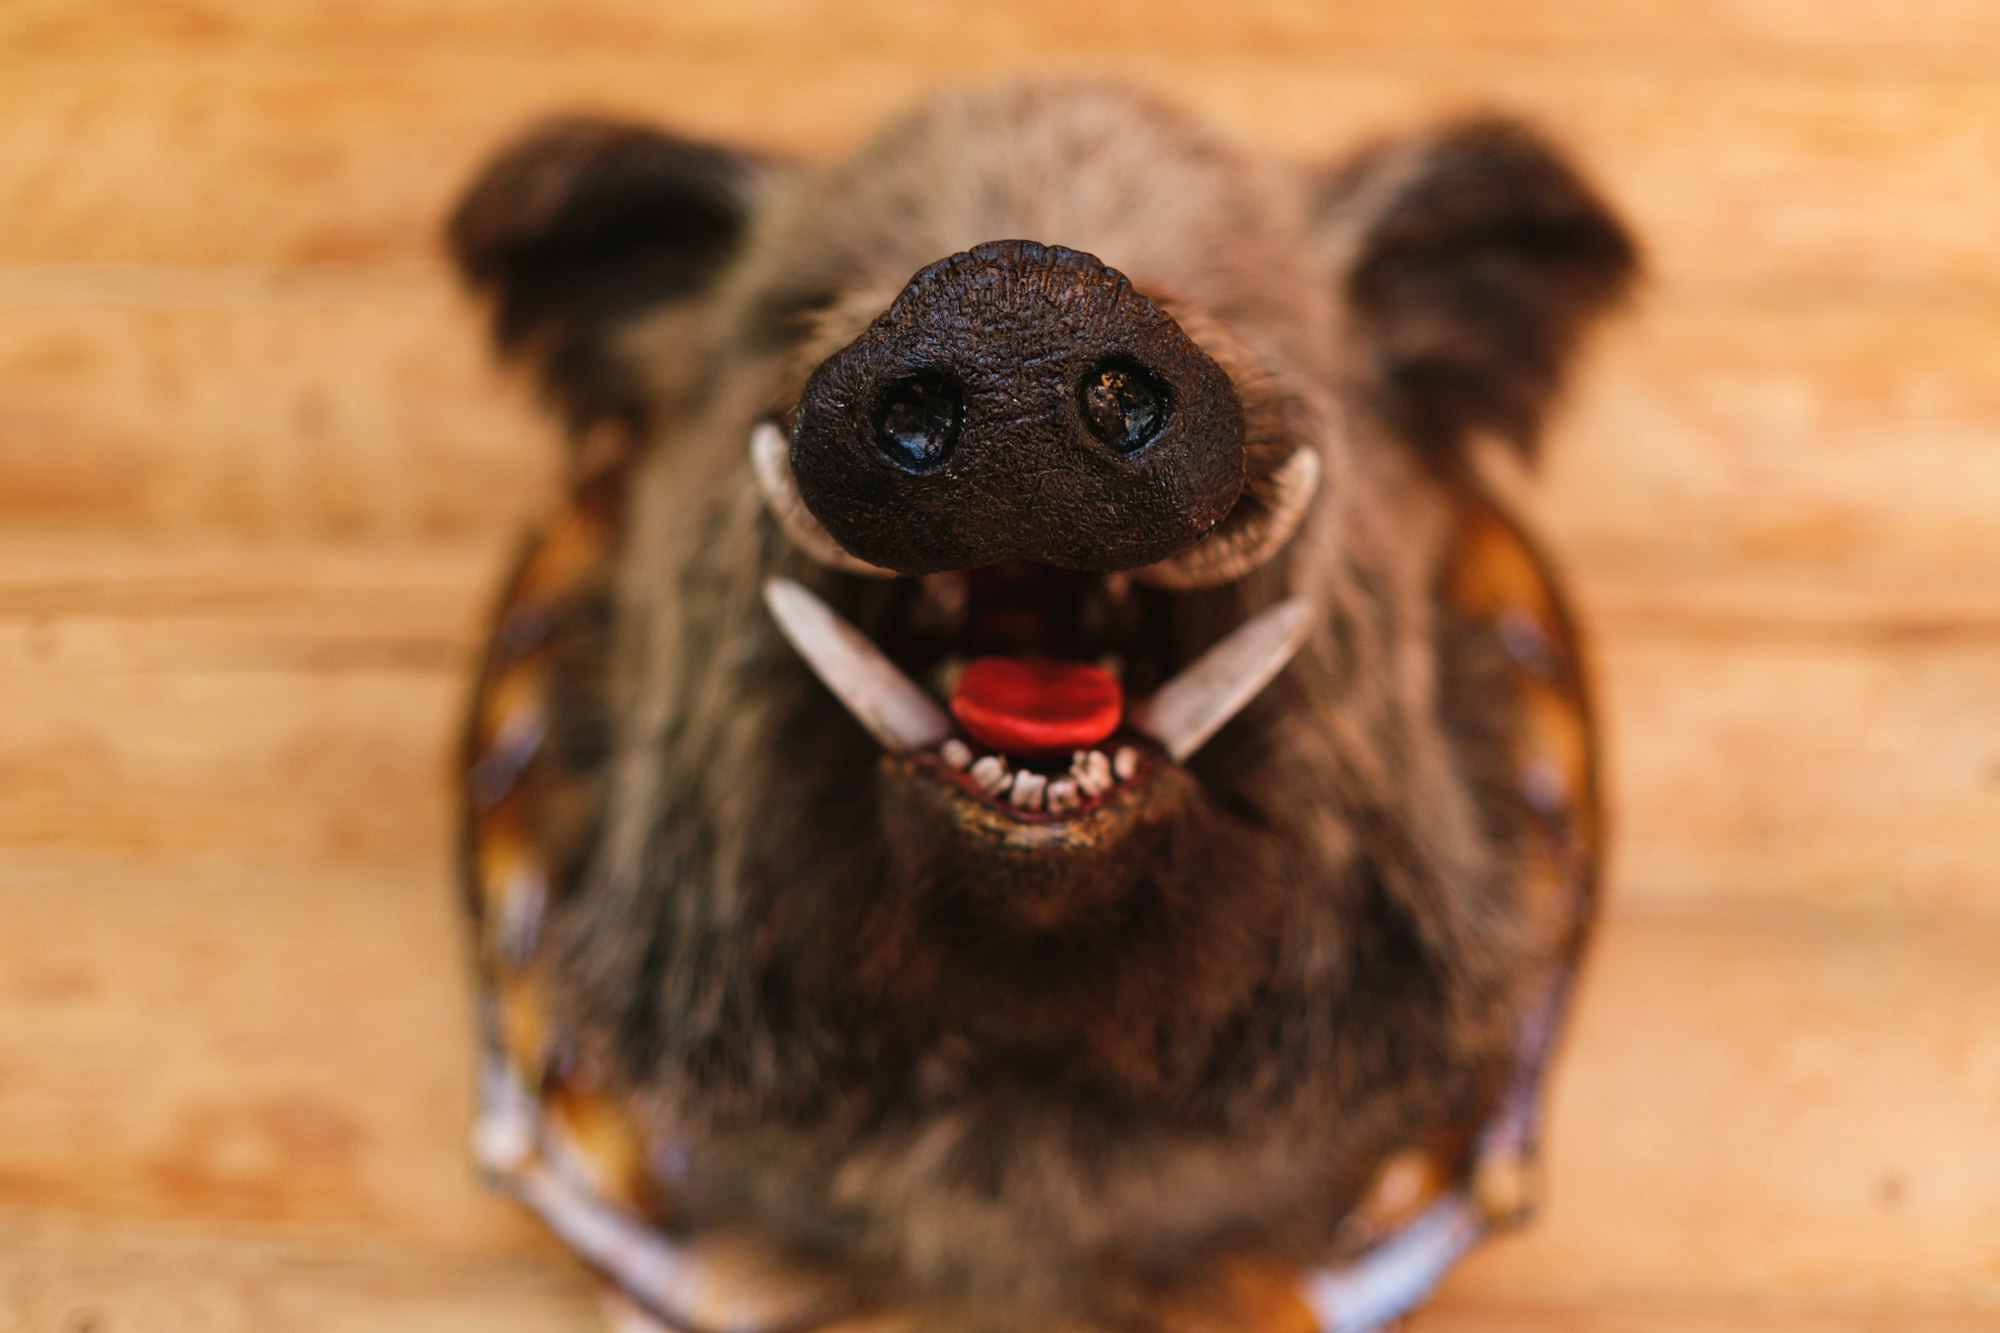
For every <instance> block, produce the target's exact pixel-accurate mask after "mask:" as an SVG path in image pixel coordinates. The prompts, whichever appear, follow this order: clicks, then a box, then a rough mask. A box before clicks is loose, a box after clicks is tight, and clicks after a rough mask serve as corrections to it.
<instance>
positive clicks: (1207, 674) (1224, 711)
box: [1126, 597, 1313, 764]
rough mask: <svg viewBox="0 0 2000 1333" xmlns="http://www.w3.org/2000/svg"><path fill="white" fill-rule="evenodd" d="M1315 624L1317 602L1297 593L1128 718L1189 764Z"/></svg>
mask: <svg viewBox="0 0 2000 1333" xmlns="http://www.w3.org/2000/svg"><path fill="white" fill-rule="evenodd" d="M1312 626H1313V614H1312V605H1311V604H1310V603H1309V602H1307V601H1306V600H1305V599H1304V598H1302V597H1292V598H1288V599H1286V600H1285V601H1282V602H1279V603H1278V604H1277V605H1276V606H1274V607H1271V608H1270V609H1268V610H1266V611H1261V612H1259V613H1258V614H1257V615H1255V616H1252V617H1251V618H1250V619H1249V620H1246V621H1244V622H1243V623H1242V624H1241V625H1238V626H1237V627H1236V628H1235V629H1234V630H1233V631H1231V632H1230V634H1229V636H1228V637H1227V638H1225V639H1223V640H1222V642H1220V643H1218V644H1216V645H1215V646H1214V647H1213V648H1210V649H1209V650H1208V651H1207V652H1205V653H1203V654H1202V655H1201V656H1200V657H1197V658H1196V659H1195V660H1194V661H1193V662H1191V663H1189V664H1188V666H1187V668H1186V669H1185V670H1183V671H1182V672H1181V673H1180V674H1179V675H1177V676H1175V677H1174V678H1173V679H1172V680H1170V681H1168V682H1167V683H1166V684H1165V685H1162V686H1161V687H1160V688H1159V689H1158V690H1156V691H1154V693H1153V695H1152V697H1151V698H1148V699H1145V700H1143V701H1142V702H1140V703H1137V704H1134V705H1133V706H1132V709H1131V711H1130V712H1129V713H1127V714H1126V720H1127V721H1128V722H1130V723H1131V724H1132V726H1133V728H1134V729H1136V730H1138V731H1142V732H1144V733H1146V735H1148V736H1151V737H1152V738H1153V739H1154V740H1156V741H1158V742H1159V743H1160V745H1161V747H1162V748H1163V749H1165V750H1166V752H1167V753H1168V755H1170V756H1172V758H1173V760H1174V762H1175V763H1177V764H1178V763H1183V762H1185V761H1186V760H1187V758H1188V756H1189V755H1192V754H1193V753H1194V752H1195V751H1196V750H1199V749H1200V748H1201V747H1202V746H1203V745H1204V744H1206V743H1207V741H1208V738H1209V737H1211V736H1213V735H1214V734H1215V733H1216V732H1217V731H1219V730H1220V729H1221V727H1222V724H1223V723H1225V722H1227V721H1229V719H1230V718H1232V717H1235V716H1236V715H1237V714H1238V713H1240V712H1242V711H1243V706H1244V705H1245V704H1247V703H1249V702H1250V701H1251V700H1252V699H1254V698H1256V697H1257V695H1258V692H1259V691H1261V690H1262V689H1263V688H1264V687H1265V686H1266V685H1269V684H1270V683H1271V682H1272V681H1273V680H1274V679H1276V678H1277V675H1278V673H1279V672H1280V671H1283V670H1284V669H1285V664H1286V663H1287V662H1290V661H1291V660H1292V658H1293V656H1295V655H1296V654H1297V653H1298V651H1299V649H1300V647H1301V646H1303V645H1304V643H1305V641H1306V636H1307V634H1308V633H1310V632H1311V630H1312Z"/></svg>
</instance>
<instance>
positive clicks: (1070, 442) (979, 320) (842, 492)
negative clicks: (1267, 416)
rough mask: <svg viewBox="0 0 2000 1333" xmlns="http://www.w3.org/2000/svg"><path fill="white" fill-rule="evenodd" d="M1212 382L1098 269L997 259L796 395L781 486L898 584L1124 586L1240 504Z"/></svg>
mask: <svg viewBox="0 0 2000 1333" xmlns="http://www.w3.org/2000/svg"><path fill="white" fill-rule="evenodd" d="M1243 468H1244V462H1243V411H1242V407H1241V405H1240V404H1239V403H1238V402H1237V398H1236V391H1235V389H1234V388H1233V387H1232V386H1231V385H1230V382H1229V377H1228V376H1227V375H1226V374H1224V373H1223V371H1222V368H1221V367H1220V366H1218V365H1216V363H1215V362H1214V361H1212V360H1210V359H1209V357H1208V356H1207V355H1206V354H1205V353H1204V352H1203V351H1202V350H1201V348H1199V347H1197V346H1196V345H1195V343H1194V341H1193V340H1192V339H1190V338H1189V337H1188V336H1187V335H1186V334H1185V333H1183V332H1182V331H1181V329H1180V326H1179V325H1178V324H1176V323H1175V322H1174V321H1173V319H1172V318H1171V317H1170V316H1169V315H1167V313H1166V312H1165V311H1163V310H1161V309H1160V308H1159V307H1158V306H1156V305H1154V304H1153V303H1152V302H1151V301H1149V300H1147V299H1146V298H1145V297H1144V296H1141V295H1140V294H1139V293H1138V292H1136V291H1134V290H1133V288H1132V285H1131V283H1130V282H1128V281H1127V280H1126V279H1125V277H1124V275H1123V274H1121V273H1119V272H1118V271H1117V270H1115V269H1112V268H1110V267H1108V266H1106V265H1105V264H1104V263H1102V262H1101V261H1099V260H1098V259H1096V258H1094V257H1093V256H1091V255H1087V254H1083V253H1081V252H1079V251H1075V250H1065V249H1062V248H1061V247H1059V246H1044V245H1037V244H1036V243H1034V242H1033V241H992V242H988V243H987V244H985V245H979V246H975V247H973V248H972V249H970V250H967V251H964V252H963V253H961V254H956V255H952V256H951V257H949V258H947V259H941V260H939V261H938V262H937V263H935V264H932V265H931V266H930V267H929V268H926V269H924V270H923V271H922V272H921V273H918V274H917V276H916V277H914V278H912V279H911V280H910V283H909V285H908V286H907V287H905V288H904V289H903V291H902V292H901V294H900V295H898V296H897V297H896V300H895V302H894V304H892V305H891V306H890V307H889V309H888V311H887V312H886V313H885V314H883V315H882V316H881V318H879V319H877V320H876V321H875V322H874V324H872V325H870V326H869V328H868V331H867V332H865V333H863V334H862V335H861V336H860V337H859V338H857V339H855V340H854V341H853V342H852V343H850V344H848V346H846V347H845V348H843V349H841V350H840V351H839V352H837V353H835V354H834V355H833V356H831V357H829V358H828V359H827V360H826V361H825V362H824V363H823V364H822V365H821V366H820V367H819V369H818V370H817V371H815V372H814V373H813V376H812V378H811V379H810V380H809V381H808V382H807V384H806V388H805V393H804V395H803V396H802V397H801V399H800V401H799V413H798V419H797V422H796V424H795V426H794V428H793V432H792V470H793V472H794V473H795V474H796V476H797V478H798V487H799V493H800V495H801V496H802V497H803V498H804V500H805V503H806V507H807V508H809V509H810V510H811V511H812V512H813V515H814V517H816V518H818V519H819V521H820V522H821V523H822V524H824V525H825V527H826V529H827V530H828V531H829V532H831V533H832V534H833V536H834V538H835V539H836V540H838V541H839V542H840V544H841V545H842V546H844V547H846V548H847V549H848V550H849V551H850V552H852V553H853V554H855V555H857V556H859V557H860V558H861V559H863V560H866V561H868V562H870V563H872V564H877V565H882V566H885V567H887V568H890V569H895V570H899V571H901V572H903V573H906V574H925V573H934V572H937V571H939V570H946V569H966V568H971V567H974V566H978V565H989V564H994V563H996V562H999V561H1002V560H1016V559H1018V560H1034V561H1039V562H1042V563H1044V564H1051V565H1060V566H1063V567H1066V568H1071V569H1102V570H1113V569H1132V568H1137V567H1139V566H1142V565H1149V564H1152V563H1154V562H1156V561H1159V560H1164V559H1166V558H1167V557H1168V556H1171V555H1174V554H1176V553H1177V552H1180V551H1182V550H1185V549H1187V548H1188V547H1189V546H1191V545H1193V544H1194V543H1195V542H1197V541H1199V540H1200V539H1201V538H1202V537H1203V536H1204V535H1205V534H1206V533H1207V532H1208V530H1209V529H1210V528H1212V527H1214V526H1215V525H1216V524H1217V523H1219V522H1220V521H1221V520H1222V518H1223V516H1224V515H1226V514H1227V513H1228V512H1229V509H1230V506H1232V505H1233V504H1235V502H1236V496H1237V492H1238V491H1240V490H1241V489H1242V486H1243Z"/></svg>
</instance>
